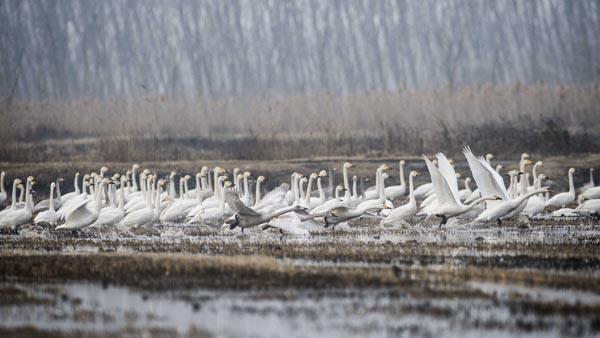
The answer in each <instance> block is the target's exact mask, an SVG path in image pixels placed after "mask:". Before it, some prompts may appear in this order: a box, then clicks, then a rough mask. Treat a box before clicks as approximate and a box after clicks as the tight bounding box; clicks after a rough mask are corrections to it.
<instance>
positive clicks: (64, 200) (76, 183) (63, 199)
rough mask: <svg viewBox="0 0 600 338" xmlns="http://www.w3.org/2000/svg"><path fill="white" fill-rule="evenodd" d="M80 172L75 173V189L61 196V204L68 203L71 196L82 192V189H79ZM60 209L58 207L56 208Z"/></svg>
mask: <svg viewBox="0 0 600 338" xmlns="http://www.w3.org/2000/svg"><path fill="white" fill-rule="evenodd" d="M78 182H79V173H78V172H76V173H75V178H74V179H73V188H74V189H75V190H74V191H72V192H70V193H67V194H64V195H62V196H61V198H60V200H61V201H60V202H61V204H64V203H67V201H68V200H70V199H71V198H73V197H75V196H78V195H79V194H81V190H79V183H78ZM56 209H58V208H56Z"/></svg>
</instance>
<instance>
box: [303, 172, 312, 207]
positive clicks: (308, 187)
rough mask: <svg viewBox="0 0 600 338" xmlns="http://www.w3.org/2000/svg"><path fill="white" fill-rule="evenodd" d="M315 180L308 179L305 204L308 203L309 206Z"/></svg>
mask: <svg viewBox="0 0 600 338" xmlns="http://www.w3.org/2000/svg"><path fill="white" fill-rule="evenodd" d="M314 180H315V179H314V178H313V177H312V176H311V177H310V178H309V179H308V185H307V186H306V195H304V203H306V205H307V206H308V204H309V203H310V195H311V193H312V185H313V181H314Z"/></svg>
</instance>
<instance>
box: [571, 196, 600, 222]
mask: <svg viewBox="0 0 600 338" xmlns="http://www.w3.org/2000/svg"><path fill="white" fill-rule="evenodd" d="M573 212H574V213H576V214H578V215H582V216H595V217H596V218H599V217H600V199H594V200H589V201H585V202H583V203H581V204H580V205H579V206H578V207H577V208H575V210H573Z"/></svg>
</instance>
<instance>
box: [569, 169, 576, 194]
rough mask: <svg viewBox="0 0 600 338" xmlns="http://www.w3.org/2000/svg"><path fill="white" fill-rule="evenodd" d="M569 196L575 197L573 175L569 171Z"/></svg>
mask: <svg viewBox="0 0 600 338" xmlns="http://www.w3.org/2000/svg"><path fill="white" fill-rule="evenodd" d="M569 194H571V195H575V185H574V184H573V173H572V172H570V171H569Z"/></svg>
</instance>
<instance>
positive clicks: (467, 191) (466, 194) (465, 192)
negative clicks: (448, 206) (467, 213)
mask: <svg viewBox="0 0 600 338" xmlns="http://www.w3.org/2000/svg"><path fill="white" fill-rule="evenodd" d="M469 183H471V178H470V177H467V178H465V188H464V189H461V190H460V191H459V192H458V198H460V201H461V202H464V201H466V200H468V199H469V198H471V195H472V194H473V190H471V186H469Z"/></svg>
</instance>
